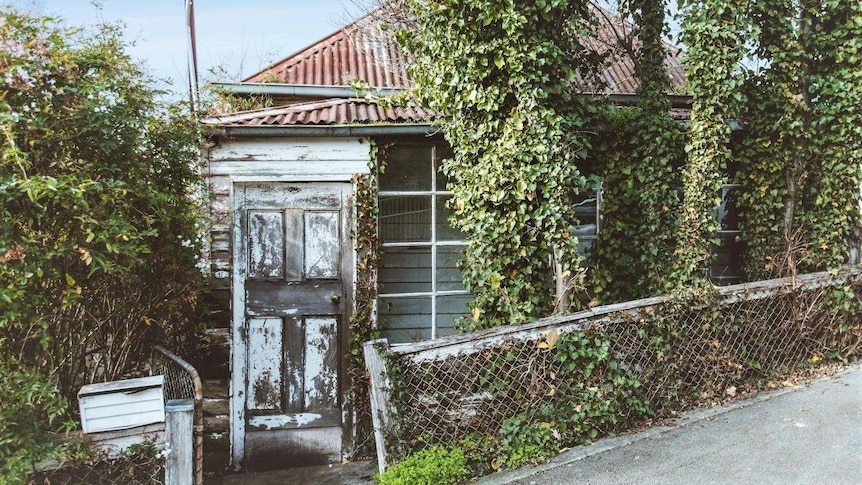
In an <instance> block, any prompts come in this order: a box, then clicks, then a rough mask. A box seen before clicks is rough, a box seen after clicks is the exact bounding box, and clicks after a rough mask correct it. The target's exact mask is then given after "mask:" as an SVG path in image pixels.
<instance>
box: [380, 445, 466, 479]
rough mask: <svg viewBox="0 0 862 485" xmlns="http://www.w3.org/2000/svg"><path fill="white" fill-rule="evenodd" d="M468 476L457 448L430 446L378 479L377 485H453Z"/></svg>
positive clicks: (462, 455) (390, 468) (388, 470)
mask: <svg viewBox="0 0 862 485" xmlns="http://www.w3.org/2000/svg"><path fill="white" fill-rule="evenodd" d="M469 476H470V469H469V468H468V467H467V459H466V458H465V456H464V452H463V451H462V450H461V449H460V448H452V449H446V448H444V447H442V446H432V447H431V448H428V449H427V450H422V451H420V452H418V453H416V454H415V455H411V456H409V457H407V459H405V460H404V461H402V462H399V463H396V464H395V465H393V466H391V467H389V469H387V470H386V471H385V472H384V473H382V474H380V475H378V476H377V483H379V484H380V485H455V484H458V483H462V482H463V481H464V480H466V479H467V478H468V477H469Z"/></svg>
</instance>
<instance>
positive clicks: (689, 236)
mask: <svg viewBox="0 0 862 485" xmlns="http://www.w3.org/2000/svg"><path fill="white" fill-rule="evenodd" d="M743 3H744V2H738V1H735V0H706V1H697V2H687V5H686V7H685V11H684V15H683V20H682V28H683V31H682V41H683V42H684V43H685V44H686V45H687V46H688V54H687V63H688V89H689V91H690V92H691V93H692V109H691V126H690V127H689V140H688V144H687V145H686V147H685V151H686V152H687V154H688V155H687V160H686V165H685V169H684V170H683V172H682V188H683V190H682V205H681V210H680V215H679V217H680V219H679V224H678V225H677V236H676V240H677V246H676V251H675V266H674V275H673V276H672V278H673V283H675V284H676V285H677V286H679V287H686V286H700V285H702V284H704V283H705V282H707V281H708V277H709V261H710V258H711V256H710V252H711V248H712V246H713V245H715V244H717V242H718V241H717V240H716V239H715V234H716V232H717V231H718V230H719V229H720V226H719V224H718V219H717V217H716V215H715V213H714V211H713V208H714V207H716V206H718V205H719V204H720V203H721V194H720V190H721V185H722V172H723V171H724V170H725V169H726V168H727V163H728V161H729V159H730V133H731V130H730V126H729V125H728V123H727V120H729V119H730V118H732V117H733V116H734V114H735V112H736V109H737V107H738V106H739V102H740V101H741V97H742V95H741V93H740V87H741V77H740V76H739V63H740V61H741V60H742V59H743V57H744V55H745V43H744V42H742V41H740V39H747V38H749V37H748V36H749V29H748V27H747V25H748V24H747V23H746V22H745V16H744V15H743V14H744V8H743V5H742V4H743Z"/></svg>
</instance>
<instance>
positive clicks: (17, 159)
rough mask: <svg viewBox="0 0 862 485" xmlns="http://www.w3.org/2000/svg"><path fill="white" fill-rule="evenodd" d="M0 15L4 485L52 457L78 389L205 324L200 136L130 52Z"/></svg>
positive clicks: (106, 37)
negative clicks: (196, 198)
mask: <svg viewBox="0 0 862 485" xmlns="http://www.w3.org/2000/svg"><path fill="white" fill-rule="evenodd" d="M121 34H122V33H121V31H120V29H119V28H118V27H116V26H102V27H101V28H99V29H97V30H95V31H83V30H79V29H74V28H70V27H67V26H65V25H64V24H62V23H60V22H57V21H55V20H53V19H50V18H39V17H34V16H30V15H27V14H22V13H19V12H16V11H14V10H12V9H10V8H8V7H4V8H3V9H2V10H0V213H2V224H0V482H2V483H19V482H21V481H23V480H24V478H25V475H24V471H25V470H26V469H27V468H28V467H29V466H31V464H32V463H33V462H35V461H38V460H42V459H45V458H47V457H50V456H52V454H55V453H57V452H58V451H60V450H59V448H58V441H57V440H58V439H60V435H58V434H57V433H60V432H62V431H65V430H69V429H70V428H71V427H73V426H74V421H72V420H70V418H72V417H73V415H74V412H73V411H72V410H73V409H74V408H75V406H74V405H72V404H70V403H74V402H75V393H76V392H77V390H78V389H79V388H80V387H81V385H83V384H86V383H89V382H94V381H105V380H112V379H117V378H123V377H126V376H130V375H134V374H135V373H136V372H139V371H141V370H142V369H141V366H142V365H144V364H145V363H146V361H147V359H148V357H149V353H150V351H151V348H152V346H153V345H154V344H158V343H163V344H166V345H168V346H170V347H172V348H174V349H184V348H185V346H186V345H187V344H189V342H190V341H191V340H192V337H193V336H194V335H195V334H196V332H197V330H198V325H199V324H200V322H201V319H200V315H199V307H200V306H199V304H198V298H199V291H200V290H201V274H200V271H198V269H197V268H196V262H197V258H198V256H199V238H198V234H199V233H200V228H199V227H198V226H199V225H200V224H201V221H200V220H199V219H198V214H199V211H198V209H197V207H196V206H195V204H194V203H193V202H192V198H191V197H190V196H191V195H192V193H193V192H194V191H195V190H198V189H199V187H198V186H197V184H198V176H197V173H196V170H197V162H198V160H197V158H198V151H197V144H196V137H197V132H196V130H197V128H196V126H195V124H194V122H193V120H192V118H191V117H190V116H189V115H188V113H187V110H186V109H184V108H183V107H182V106H180V105H174V104H170V103H166V102H164V101H163V99H164V98H163V96H162V93H160V91H159V90H157V89H156V88H155V86H156V82H155V80H153V79H151V78H150V77H149V76H148V75H147V74H146V73H145V72H144V70H143V68H142V66H141V65H140V64H139V63H138V62H136V61H135V60H133V59H131V58H130V57H129V56H128V54H126V52H125V45H124V41H123V40H122V35H121Z"/></svg>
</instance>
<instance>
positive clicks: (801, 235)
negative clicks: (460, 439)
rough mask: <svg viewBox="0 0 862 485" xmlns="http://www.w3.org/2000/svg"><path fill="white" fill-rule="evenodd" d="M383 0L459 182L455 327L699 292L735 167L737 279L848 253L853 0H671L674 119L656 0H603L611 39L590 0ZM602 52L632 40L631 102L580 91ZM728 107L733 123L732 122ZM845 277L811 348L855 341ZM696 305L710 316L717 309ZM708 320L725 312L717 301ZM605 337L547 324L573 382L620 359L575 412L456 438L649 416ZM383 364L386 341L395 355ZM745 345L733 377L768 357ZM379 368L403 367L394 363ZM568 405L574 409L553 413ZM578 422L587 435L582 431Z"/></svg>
mask: <svg viewBox="0 0 862 485" xmlns="http://www.w3.org/2000/svg"><path fill="white" fill-rule="evenodd" d="M398 3H399V5H401V6H402V7H404V8H406V9H407V11H408V12H409V14H410V17H411V18H413V19H415V21H416V22H417V24H418V25H419V26H420V28H407V29H404V30H402V31H400V33H399V34H400V41H401V43H402V45H403V47H404V48H405V50H406V51H407V52H408V56H409V57H410V59H411V60H412V64H411V66H410V69H411V71H410V72H411V75H412V77H413V79H414V81H415V82H416V83H417V85H418V86H417V88H416V90H415V91H414V92H413V94H414V95H415V97H416V100H417V102H419V103H420V104H422V105H423V106H427V107H429V108H432V109H435V110H437V111H438V112H440V113H443V116H442V119H441V121H440V127H441V130H442V131H443V133H444V135H445V136H446V139H447V141H448V142H449V143H450V144H451V145H452V147H453V151H454V158H453V159H452V160H449V161H447V162H445V165H444V171H445V172H446V174H447V176H448V177H449V180H450V186H449V188H450V190H452V192H453V194H454V197H453V202H452V208H453V209H454V216H453V219H452V222H453V224H454V225H455V226H456V227H458V228H459V229H461V230H462V231H463V232H464V233H465V234H466V236H467V238H468V240H469V241H470V246H469V248H468V249H467V251H466V255H465V261H464V263H463V270H464V278H465V280H464V281H465V286H466V287H467V288H468V289H469V290H470V291H471V292H473V294H474V295H475V297H476V299H475V301H474V303H473V304H472V307H471V309H472V315H471V317H470V318H468V319H465V321H464V322H463V323H462V330H476V329H483V328H491V327H497V326H501V325H508V324H517V323H524V322H530V321H533V320H535V319H537V318H540V317H545V316H549V315H552V314H562V313H567V312H571V311H574V310H577V309H581V308H585V307H591V306H593V305H596V304H606V303H615V302H620V301H626V300H630V299H635V298H643V297H647V296H657V295H661V294H668V293H669V294H674V295H678V298H679V300H678V302H677V303H676V305H682V306H678V307H675V308H677V309H678V310H679V309H680V308H684V305H686V304H688V303H689V302H691V301H695V300H692V298H696V301H697V302H698V305H699V306H700V307H701V308H708V309H709V308H712V307H710V305H713V302H714V301H715V300H714V299H713V295H714V294H715V292H716V289H715V286H714V285H713V283H712V282H711V280H710V273H709V265H710V261H711V258H712V257H713V256H712V255H713V253H714V249H715V247H716V246H717V245H718V244H719V240H718V237H717V232H718V231H719V229H721V225H720V221H719V218H718V210H717V207H719V206H720V205H721V204H722V203H723V201H722V197H723V194H722V191H721V188H722V185H723V184H730V183H733V184H738V186H739V189H738V191H737V192H736V193H735V194H734V198H735V200H736V201H737V203H738V218H739V225H740V229H741V235H740V236H739V240H738V241H737V242H738V243H740V247H741V248H742V249H741V251H742V254H741V259H742V261H743V267H742V271H743V274H742V276H743V279H744V280H747V281H755V280H760V279H766V278H770V277H781V276H792V275H796V274H798V273H803V272H813V271H824V270H836V269H837V268H839V267H841V266H843V265H846V264H848V263H854V262H858V248H859V245H860V203H862V191H860V182H862V180H860V175H862V172H861V171H860V170H862V164H860V162H862V158H860V157H862V120H860V119H859V118H860V116H862V5H860V4H858V3H856V2H837V1H811V0H801V1H799V0H794V1H791V0H767V1H758V2H754V1H751V2H748V1H743V2H740V1H736V0H704V1H680V2H679V4H680V5H679V7H680V20H681V29H682V30H681V36H680V39H679V41H680V42H681V43H682V45H684V47H685V51H686V53H685V63H686V65H687V86H686V89H687V94H689V95H690V96H691V108H690V111H689V113H688V117H687V118H688V119H687V121H686V122H684V123H680V122H678V121H675V120H673V119H672V118H671V117H670V114H669V109H670V103H669V102H668V100H667V97H666V95H667V94H668V93H669V86H670V83H669V80H668V77H667V73H666V70H665V65H664V60H665V58H666V56H667V55H668V49H669V47H668V46H667V45H666V44H664V43H663V39H665V38H666V37H667V13H666V8H667V4H666V3H664V2H647V1H639V0H628V1H622V2H620V3H619V4H618V5H617V7H618V8H619V11H620V12H621V13H622V14H623V16H624V17H625V18H627V19H628V20H629V21H630V22H631V24H629V25H628V27H627V28H626V29H623V35H622V36H621V37H620V39H618V40H620V41H621V42H620V45H621V46H625V45H627V46H628V49H626V48H619V49H608V48H607V46H603V47H601V48H597V47H596V44H595V43H589V42H585V41H584V39H585V38H590V37H591V36H593V37H595V36H596V29H597V20H596V13H597V9H596V7H595V6H594V5H592V4H591V3H590V2H586V1H584V2H581V1H577V0H576V1H564V0H534V1H526V2H511V1H493V0H487V1H470V0H435V1H424V0H423V1H413V0H404V1H403V2H398ZM631 39H636V40H635V41H634V42H632V41H631ZM626 42H628V43H627V44H626ZM621 52H622V53H621ZM615 55H629V56H631V59H632V62H633V64H634V66H635V68H636V70H637V73H638V76H639V78H640V81H641V84H640V90H639V95H640V96H639V98H638V104H637V105H636V106H633V107H618V106H612V105H610V103H607V102H604V101H603V100H602V97H601V96H584V95H583V94H584V93H589V92H592V91H601V86H600V84H596V83H597V82H598V80H597V79H596V77H595V74H596V73H597V72H599V71H600V70H601V68H602V67H603V66H604V65H605V62H606V61H607V60H608V59H609V58H611V57H613V56H615ZM731 121H733V123H734V124H738V125H739V126H741V130H739V131H738V132H733V131H732V130H731V123H730V122H731ZM731 166H733V167H739V168H738V170H737V169H735V168H734V170H731ZM592 176H597V177H599V178H600V179H601V180H602V189H603V193H604V205H603V207H602V216H603V220H602V230H601V232H600V233H599V240H598V242H597V244H596V246H595V250H594V251H593V252H592V254H590V255H589V256H588V257H587V258H585V256H584V255H582V254H579V253H578V251H576V247H577V240H576V238H575V237H574V232H575V227H576V226H577V225H578V221H577V219H576V218H575V217H574V214H573V212H572V210H571V201H572V200H573V199H574V198H575V197H576V196H577V195H578V194H579V193H581V192H583V191H586V190H590V188H591V186H592V185H593V184H594V183H595V178H594V177H592ZM724 195H726V194H724ZM588 268H589V269H588ZM856 290H858V287H856V288H854V287H853V286H851V284H850V283H847V284H846V285H844V286H840V287H838V288H836V289H834V290H830V291H829V292H827V293H830V292H831V293H830V295H829V296H828V297H827V298H825V299H824V300H823V302H822V303H821V305H823V308H822V311H824V312H827V313H828V312H831V311H833V310H834V311H837V312H838V313H837V315H839V316H838V317H834V318H835V319H834V320H833V323H834V324H835V325H837V326H838V327H836V328H832V329H827V330H825V331H826V336H824V337H823V338H824V339H825V340H824V342H826V343H825V344H824V345H826V347H828V346H829V345H832V346H833V347H832V348H833V351H832V352H831V353H829V352H826V351H824V352H823V355H821V354H820V353H818V354H816V355H813V356H804V357H805V358H808V357H810V360H811V361H813V362H818V361H820V360H821V359H822V358H824V356H825V355H827V354H828V356H829V357H830V358H833V359H845V358H847V357H849V354H848V352H850V353H853V352H858V350H859V346H858V345H857V343H858V342H857V343H854V342H855V340H854V339H857V340H858V331H859V322H858V315H859V311H860V308H859V301H858V298H857V297H856V296H855V293H854V292H855V291H856ZM685 308H687V307H685ZM680 311H682V310H680ZM683 314H684V312H682V313H680V314H679V315H680V316H684V315H683ZM706 314H707V315H714V316H716V318H717V317H718V316H719V315H720V309H719V307H718V306H716V307H715V308H714V309H713V312H712V313H710V312H706ZM674 315H676V314H675V313H674ZM698 318H706V317H698ZM830 318H833V317H830ZM648 320H649V322H647V323H646V324H645V325H644V327H643V328H642V331H643V332H645V334H644V335H643V337H644V338H646V339H647V341H649V342H651V343H650V346H651V347H650V348H651V349H652V350H651V351H656V352H658V353H657V354H656V355H662V354H661V352H660V351H661V349H663V348H664V347H663V345H666V344H668V342H671V341H673V342H677V343H679V342H680V340H679V339H680V338H681V337H680V335H681V327H680V326H679V323H675V321H673V319H670V320H668V319H666V318H651V319H648ZM718 321H720V320H718V319H717V320H716V322H718ZM650 322H651V323H650ZM745 322H747V320H746V321H745ZM756 323H757V322H749V324H751V325H755V326H756ZM713 324H714V326H712V327H710V325H713ZM743 324H744V322H743V320H739V321H734V323H733V329H736V330H735V331H742V330H739V329H740V328H742V326H744V325H743ZM704 325H705V327H704V328H711V329H712V330H714V331H718V330H719V327H718V326H717V325H719V324H718V323H715V322H712V321H709V322H706V323H704ZM839 327H840V328H839ZM752 328H754V327H752ZM723 331H724V330H722V332H723ZM830 332H834V335H833V334H832V333H830ZM854 335H856V337H854ZM555 338H556V337H555ZM848 339H849V340H848ZM544 342H545V345H546V347H545V348H546V349H547V348H548V344H547V342H548V341H547V340H544ZM541 343H542V341H540V342H538V344H539V345H540V344H541ZM607 345H609V343H608V342H606V341H604V340H602V339H601V338H600V337H599V336H594V337H589V338H583V336H577V335H574V336H567V337H565V338H561V339H560V344H557V346H556V349H557V350H556V351H555V352H556V353H555V354H554V355H555V358H559V359H566V358H568V356H569V354H571V356H572V358H573V359H574V360H573V361H574V362H575V363H576V364H575V370H578V369H579V372H582V373H584V374H583V377H584V382H585V383H589V382H592V381H591V380H590V379H589V374H586V373H585V372H586V369H592V368H596V367H600V368H602V369H604V372H605V374H606V375H615V374H614V373H619V374H620V376H621V377H620V376H617V377H619V378H620V379H621V381H620V382H621V384H620V385H619V386H617V385H616V384H615V382H616V379H617V378H616V377H614V379H611V381H608V382H604V383H598V384H595V385H590V386H589V388H590V390H591V391H590V392H592V393H593V394H595V393H598V394H599V395H600V396H593V397H595V398H596V399H597V403H599V404H600V405H597V406H596V407H594V408H591V409H590V411H588V414H586V415H584V416H585V420H583V421H578V419H577V416H578V413H573V412H565V413H562V414H560V413H559V412H556V411H554V412H550V414H548V413H546V414H542V415H538V414H536V413H537V412H538V411H535V410H532V411H530V412H528V413H525V414H523V415H519V416H514V417H512V419H511V420H509V421H507V422H506V423H505V425H504V426H503V427H501V428H500V429H498V430H490V431H489V434H488V435H485V436H478V437H475V436H474V437H473V438H470V439H471V440H473V441H475V440H476V439H479V440H480V441H481V440H490V441H488V442H486V443H485V445H486V446H484V447H485V449H498V450H499V449H504V450H505V449H508V450H510V451H511V450H513V449H517V450H521V451H520V452H519V453H521V454H520V455H517V456H515V455H512V454H511V453H509V454H505V453H504V454H502V455H500V457H498V461H497V465H498V466H507V465H510V466H517V465H519V464H522V463H525V462H530V461H531V460H534V459H540V458H542V457H543V456H547V453H548V452H549V451H550V452H553V451H554V450H558V449H560V448H562V447H564V446H570V445H571V444H573V443H578V442H582V441H583V440H584V439H586V440H589V439H592V438H595V437H596V436H597V433H594V432H593V431H595V430H599V431H601V430H603V429H604V430H610V429H611V427H607V426H604V425H602V424H599V425H595V426H593V425H592V424H590V423H604V421H603V420H605V419H607V420H611V421H613V419H615V418H616V417H618V416H621V415H626V416H637V417H639V418H643V417H644V416H650V415H651V413H652V412H655V408H653V410H652V411H650V410H649V409H648V408H646V407H643V405H642V404H643V403H642V401H640V400H639V394H638V392H639V391H638V388H639V387H640V384H639V383H638V382H630V379H632V375H631V373H630V372H629V371H626V372H622V371H620V370H618V365H620V363H619V362H617V361H615V360H614V358H613V357H609V354H608V352H607ZM653 346H657V347H655V348H653ZM719 346H721V342H719ZM551 347H554V345H553V344H551ZM765 348H768V346H767V347H765ZM560 349H565V352H563V353H562V354H561V353H560V352H562V351H561V350H560ZM704 349H705V350H704V352H707V349H706V348H704ZM824 349H825V347H824ZM710 352H711V351H710ZM746 358H750V359H753V360H751V362H755V363H756V360H757V359H756V357H753V356H748V357H746ZM746 362H748V361H746ZM801 363H802V364H804V359H803V362H801ZM398 365H399V364H398V363H397V362H393V366H394V367H393V368H394V369H398V368H399V367H398ZM401 365H404V364H403V363H402V364H401ZM666 365H675V364H672V363H670V362H668V363H667V364H666ZM750 365H751V366H752V367H750V369H749V370H750V371H751V372H752V374H751V375H749V374H746V377H745V379H752V382H765V381H766V380H767V379H769V378H770V377H774V376H770V375H767V373H766V372H763V373H760V374H759V372H760V371H759V370H758V369H759V367H757V366H756V365H754V364H750ZM674 368H675V367H674ZM746 368H748V367H746ZM761 374H762V375H761ZM393 378H394V381H395V382H396V384H395V387H396V388H397V386H398V379H397V372H396V373H395V374H394V375H393ZM758 379H761V381H758ZM746 382H748V380H746ZM678 384H680V383H668V385H669V386H671V387H673V386H676V385H678ZM503 385H505V383H503ZM603 386H610V387H609V388H607V389H606V388H605V387H603ZM582 391H583V390H582ZM555 392H561V390H560V389H556V391H555ZM698 392H706V393H710V392H712V391H711V390H710V389H706V390H705V391H704V390H702V389H701V390H699V391H698ZM716 392H718V393H719V394H721V389H716ZM396 394H397V389H396ZM576 394H577V395H579V396H580V395H581V394H582V393H581V394H578V393H576ZM588 394H589V393H588ZM396 400H397V399H396ZM589 403H590V402H589V401H586V402H581V403H575V402H569V403H568V404H567V405H568V406H570V407H572V409H574V408H578V409H581V408H582V406H585V405H587V404H589ZM638 403H640V404H638ZM631 406H635V408H637V409H635V408H632V407H631ZM621 409H624V410H623V411H621ZM557 411H559V410H557ZM569 411H571V409H569ZM531 413H532V414H531ZM562 416H568V418H567V419H569V421H565V420H563V421H565V422H563V421H559V420H558V421H554V419H556V418H561V417H562ZM573 416H574V417H573ZM586 418H589V419H586ZM571 420H574V421H571ZM555 423H556V424H555ZM615 424H616V423H615ZM559 426H562V428H560V427H559ZM580 426H584V427H583V429H584V430H586V433H587V434H586V435H584V434H582V433H579V432H577V430H578V429H580V428H579V427H580ZM561 429H567V430H569V431H572V432H570V433H568V434H567V433H565V432H562V431H559V430H561ZM554 430H557V431H559V432H556V433H555V432H554ZM560 433H562V435H561V434H560ZM507 443H508V444H509V445H512V446H508V445H507ZM507 446H508V448H507ZM407 448H408V449H421V448H422V444H421V443H408V444H407ZM456 448H459V449H461V450H462V451H466V450H467V449H469V448H471V445H470V444H469V443H466V442H464V443H461V444H459V445H458V446H456ZM438 451H439V450H438ZM446 453H449V451H447V452H446ZM466 455H469V453H466ZM522 455H523V456H522ZM423 456H424V455H423ZM447 456H449V455H447ZM431 459H432V460H442V459H443V458H442V457H438V456H436V455H435V457H432V458H431ZM447 459H448V458H447ZM500 460H502V461H500ZM466 461H467V462H469V461H470V460H469V458H467V459H466ZM415 466H424V465H415ZM480 468H481V467H479V468H477V467H475V466H474V467H473V472H474V473H482V472H483V470H482V469H480ZM484 471H487V470H484ZM393 483H396V482H393Z"/></svg>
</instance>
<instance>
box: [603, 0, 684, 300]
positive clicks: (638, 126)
mask: <svg viewBox="0 0 862 485" xmlns="http://www.w3.org/2000/svg"><path fill="white" fill-rule="evenodd" d="M622 6H623V7H625V8H627V9H628V10H630V14H631V16H632V18H633V20H634V25H635V26H636V27H635V31H634V34H635V36H636V37H637V38H638V39H639V40H640V42H639V49H638V50H637V52H636V53H635V62H634V65H635V68H636V70H637V73H638V75H639V78H640V80H641V85H640V88H639V90H638V91H639V94H640V101H639V106H638V107H637V108H634V109H628V108H618V109H616V110H614V111H613V113H612V115H611V117H610V119H609V120H608V121H607V123H606V125H607V127H608V133H605V134H604V136H602V137H600V141H599V142H598V146H597V147H596V148H597V149H596V150H595V152H594V158H596V159H597V162H596V163H597V164H598V165H599V166H598V167H597V168H598V170H599V172H600V173H601V176H602V179H603V181H604V183H603V189H604V197H603V205H602V216H603V219H602V228H601V232H600V233H599V241H598V244H597V247H596V249H595V252H594V255H593V261H594V263H595V266H596V267H595V269H594V270H593V271H592V272H591V278H590V281H591V287H592V288H593V289H594V291H595V292H596V295H597V297H598V300H599V301H603V302H617V301H625V300H632V299H636V298H642V297H646V296H650V295H656V294H661V293H662V292H663V290H665V289H666V288H665V281H666V279H667V275H668V274H670V272H671V269H672V268H671V265H672V260H673V249H674V238H673V233H672V232H671V231H669V230H668V228H670V227H673V226H674V222H675V218H676V211H677V209H678V205H679V183H680V182H679V177H678V175H677V174H678V170H677V169H678V167H680V166H681V165H682V163H683V160H682V158H683V156H682V155H683V154H684V152H683V150H682V147H683V143H684V138H683V129H682V128H681V127H680V125H679V123H678V122H676V121H675V120H673V119H672V118H671V117H670V115H669V111H670V108H671V105H670V102H669V101H668V98H667V93H668V91H669V90H670V78H669V76H668V73H667V70H666V69H665V66H664V60H665V58H666V56H667V53H666V51H665V47H664V44H663V43H662V37H663V36H664V34H665V31H666V25H665V15H664V2H655V1H643V0H632V1H630V2H624V3H623V5H622Z"/></svg>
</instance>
